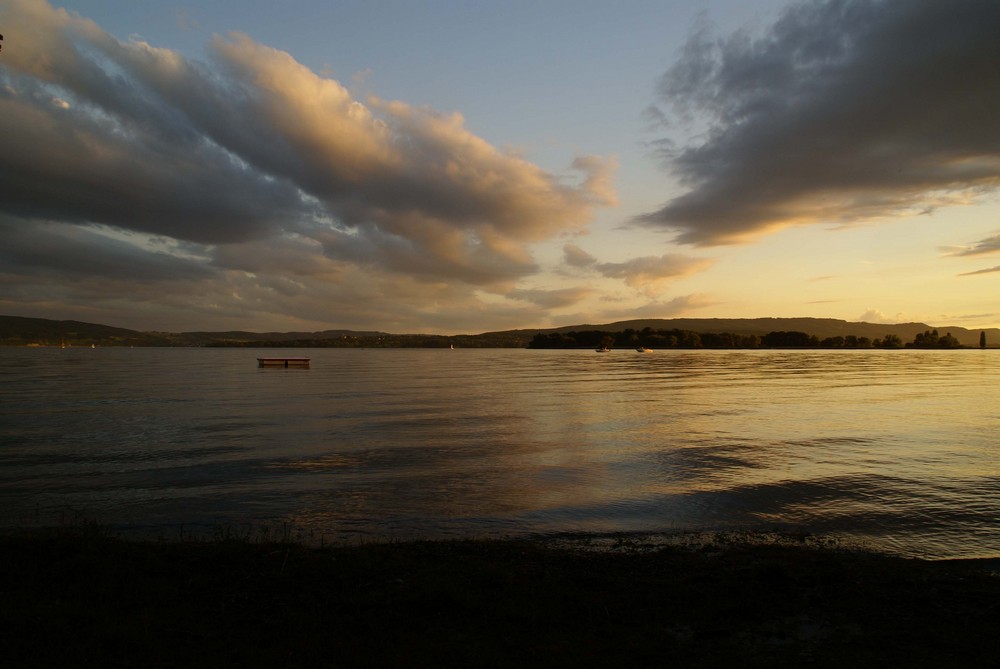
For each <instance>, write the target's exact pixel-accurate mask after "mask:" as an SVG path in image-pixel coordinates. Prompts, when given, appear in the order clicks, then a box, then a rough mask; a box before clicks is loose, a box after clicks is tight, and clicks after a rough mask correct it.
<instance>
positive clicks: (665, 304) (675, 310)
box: [608, 293, 719, 320]
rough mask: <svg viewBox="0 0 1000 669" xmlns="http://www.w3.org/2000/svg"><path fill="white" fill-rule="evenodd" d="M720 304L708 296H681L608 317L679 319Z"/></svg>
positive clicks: (654, 301) (622, 311) (617, 312)
mask: <svg viewBox="0 0 1000 669" xmlns="http://www.w3.org/2000/svg"><path fill="white" fill-rule="evenodd" d="M718 304H719V303H718V302H717V301H715V300H713V299H711V298H710V297H709V296H707V295H701V294H697V293H695V294H691V295H681V296H679V297H675V298H672V299H670V300H652V301H650V302H648V303H646V304H644V305H642V306H641V307H637V308H634V309H622V310H618V311H614V312H611V313H610V314H608V317H609V318H610V319H613V320H619V319H620V320H627V319H634V318H678V317H680V316H686V315H687V314H690V313H691V312H692V311H695V310H697V309H705V308H708V307H714V306H716V305H718Z"/></svg>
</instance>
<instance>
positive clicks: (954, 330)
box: [0, 316, 1000, 348]
mask: <svg viewBox="0 0 1000 669" xmlns="http://www.w3.org/2000/svg"><path fill="white" fill-rule="evenodd" d="M644 328H651V329H653V330H674V329H677V330H687V331H690V332H697V333H723V332H728V333H731V334H737V335H758V336H761V337H763V336H764V335H766V334H768V333H770V332H805V333H806V334H809V335H814V336H816V337H818V338H820V339H826V338H827V337H837V336H841V337H844V336H847V335H854V336H856V337H868V338H869V339H873V340H874V339H880V338H882V337H885V336H886V335H888V334H893V335H897V336H898V337H899V338H900V339H902V340H903V341H904V342H911V341H913V338H914V337H915V336H916V335H917V334H918V333H921V332H925V331H927V330H937V331H938V332H939V333H940V334H941V335H944V334H945V333H950V334H951V335H952V336H953V337H955V338H956V339H958V341H959V342H960V343H961V344H962V345H964V346H971V347H977V346H979V334H980V332H982V330H968V329H966V328H962V327H957V326H941V325H937V326H932V325H928V324H926V323H896V324H891V325H885V324H877V323H854V322H849V321H841V320H837V319H833V318H655V319H641V320H629V321H616V322H614V323H605V324H599V325H591V324H582V325H567V326H563V327H558V328H534V329H523V330H505V331H500V332H485V333H482V334H473V335H453V336H446V335H432V334H390V333H386V332H377V331H356V330H323V331H320V332H244V331H230V332H140V331H137V330H128V329H125V328H117V327H112V326H108V325H99V324H95V323H84V322H81V321H57V320H49V319H45V318H22V317H20V316H0V344H2V345H7V346H29V345H34V346H60V345H62V344H66V345H69V346H90V345H91V344H94V345H97V346H248V347H264V346H312V347H324V346H331V347H333V346H338V347H340V346H356V347H369V348H374V347H394V348H395V347H447V346H449V345H454V346H456V347H463V348H472V347H480V348H523V347H525V346H527V345H528V342H529V341H530V340H531V338H532V337H534V336H535V335H536V334H538V333H540V332H541V333H552V332H558V333H565V332H574V331H575V332H583V331H587V330H599V331H605V332H622V331H624V330H636V331H641V330H643V329H644ZM985 332H986V339H987V342H988V345H989V346H990V347H997V346H1000V329H998V328H990V329H987V330H986V331H985Z"/></svg>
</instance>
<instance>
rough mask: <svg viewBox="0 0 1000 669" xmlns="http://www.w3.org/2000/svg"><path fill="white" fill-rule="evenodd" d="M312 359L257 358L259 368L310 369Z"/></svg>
mask: <svg viewBox="0 0 1000 669" xmlns="http://www.w3.org/2000/svg"><path fill="white" fill-rule="evenodd" d="M310 360H311V358H257V366H258V367H298V368H300V369H309V361H310Z"/></svg>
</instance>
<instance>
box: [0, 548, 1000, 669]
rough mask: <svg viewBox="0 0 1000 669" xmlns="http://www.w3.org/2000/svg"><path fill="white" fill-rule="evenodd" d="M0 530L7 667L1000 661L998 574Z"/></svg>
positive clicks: (887, 563)
mask: <svg viewBox="0 0 1000 669" xmlns="http://www.w3.org/2000/svg"><path fill="white" fill-rule="evenodd" d="M586 549H587V543H586V541H584V542H580V541H576V542H572V543H571V544H570V545H569V547H567V546H565V545H563V546H561V547H556V546H553V545H551V544H549V543H543V542H531V541H460V542H414V543H389V544H367V545H354V546H337V547H326V548H307V547H305V546H302V545H298V544H292V543H253V542H247V541H233V540H226V541H212V542H197V541H173V542H145V543H142V542H127V541H123V540H119V539H115V538H111V537H108V536H104V535H102V534H101V533H99V532H79V531H77V532H59V533H55V534H52V533H48V534H44V535H29V534H24V533H20V534H14V535H7V536H0V573H2V587H0V657H3V658H4V660H5V663H6V664H7V666H19V667H20V666H81V665H85V666H268V667H271V666H345V667H353V666H495V667H507V666H524V665H527V666H602V667H611V666H674V667H676V666H681V667H683V666H781V664H786V665H787V666H803V665H807V666H821V667H843V666H852V665H853V666H913V667H931V666H935V667H936V666H968V667H973V666H975V667H986V666H996V665H995V662H996V658H998V657H1000V640H998V637H997V635H996V634H995V632H996V630H997V629H998V624H1000V608H998V604H997V603H998V602H1000V560H979V561H948V562H924V561H917V560H903V559H898V558H891V557H886V556H878V555H873V554H866V553H856V552H845V551H839V550H833V549H824V548H809V547H804V546H794V545H774V544H771V545H754V544H752V543H748V542H744V541H736V542H722V543H720V542H714V543H709V544H705V545H701V546H698V547H695V548H690V547H688V548H683V547H649V546H646V545H643V543H642V541H641V539H625V540H621V541H619V542H617V543H613V545H611V546H610V549H609V547H608V546H605V547H604V550H586Z"/></svg>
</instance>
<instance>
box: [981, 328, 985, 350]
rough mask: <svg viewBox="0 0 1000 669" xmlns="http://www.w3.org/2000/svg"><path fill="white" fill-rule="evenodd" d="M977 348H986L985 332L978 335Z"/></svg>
mask: <svg viewBox="0 0 1000 669" xmlns="http://www.w3.org/2000/svg"><path fill="white" fill-rule="evenodd" d="M979 348H986V330H983V331H982V332H980V333H979Z"/></svg>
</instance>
